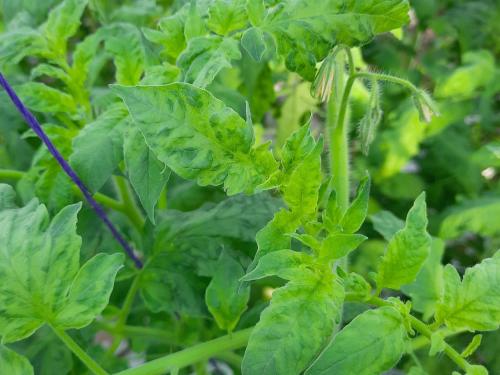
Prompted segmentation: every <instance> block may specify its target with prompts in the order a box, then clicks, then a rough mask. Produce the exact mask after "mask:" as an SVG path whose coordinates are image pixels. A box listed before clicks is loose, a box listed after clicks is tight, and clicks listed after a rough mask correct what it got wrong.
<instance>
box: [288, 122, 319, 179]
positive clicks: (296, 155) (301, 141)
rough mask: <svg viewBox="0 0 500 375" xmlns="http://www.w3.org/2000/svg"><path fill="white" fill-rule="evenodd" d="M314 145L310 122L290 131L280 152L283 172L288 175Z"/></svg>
mask: <svg viewBox="0 0 500 375" xmlns="http://www.w3.org/2000/svg"><path fill="white" fill-rule="evenodd" d="M315 146H316V141H315V140H314V138H313V136H312V134H311V126H310V124H307V125H304V126H302V127H300V128H299V129H298V130H296V131H295V132H294V133H292V134H291V135H290V137H288V139H287V140H286V142H285V144H284V145H283V150H282V152H281V159H282V165H283V169H284V171H285V173H286V174H288V175H290V174H291V173H292V172H293V170H295V168H297V166H298V165H300V163H302V161H303V160H304V159H305V158H306V156H307V155H309V154H310V153H311V152H312V151H313V150H314V148H315Z"/></svg>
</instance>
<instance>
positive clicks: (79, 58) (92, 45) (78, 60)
mask: <svg viewBox="0 0 500 375" xmlns="http://www.w3.org/2000/svg"><path fill="white" fill-rule="evenodd" d="M102 38H103V33H102V32H100V31H97V32H96V33H94V34H91V35H88V36H87V37H86V38H85V39H84V40H82V41H81V42H80V43H78V44H77V45H76V47H75V52H74V53H73V64H72V65H71V71H72V74H71V78H72V79H73V83H74V84H75V85H76V86H77V87H86V84H87V79H88V77H89V73H90V72H89V70H90V65H91V63H92V59H93V58H94V57H95V55H96V54H97V48H98V47H99V44H100V43H101V41H102Z"/></svg>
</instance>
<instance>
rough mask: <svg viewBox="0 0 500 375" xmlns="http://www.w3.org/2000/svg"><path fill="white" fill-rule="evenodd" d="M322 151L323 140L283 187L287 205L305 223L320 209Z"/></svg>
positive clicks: (298, 166) (292, 173)
mask: <svg viewBox="0 0 500 375" xmlns="http://www.w3.org/2000/svg"><path fill="white" fill-rule="evenodd" d="M322 151H323V139H320V140H319V141H318V143H317V144H316V145H315V147H314V149H313V150H312V151H311V152H310V153H309V155H307V156H306V157H305V158H304V159H302V161H301V162H300V163H299V164H298V165H297V167H296V168H294V169H293V171H291V173H290V175H289V176H287V177H288V178H287V179H286V181H285V182H284V184H283V185H282V187H281V190H282V191H283V199H284V200H285V202H286V204H287V205H288V207H290V210H291V211H292V213H294V214H295V215H297V217H299V218H301V220H303V221H309V220H311V219H313V218H314V216H315V214H316V211H317V208H318V199H319V188H320V186H321V182H322V180H323V176H322V174H321V153H322Z"/></svg>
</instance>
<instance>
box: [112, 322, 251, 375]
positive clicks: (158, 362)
mask: <svg viewBox="0 0 500 375" xmlns="http://www.w3.org/2000/svg"><path fill="white" fill-rule="evenodd" d="M251 332H252V328H247V329H244V330H241V331H238V332H234V333H231V334H229V335H226V336H222V337H219V338H217V339H214V340H210V341H207V342H204V343H201V344H198V345H195V346H192V347H190V348H187V349H184V350H181V351H179V352H176V353H173V354H169V355H167V356H165V357H162V358H158V359H155V360H153V361H151V362H148V363H145V364H143V365H141V366H139V367H136V368H133V369H128V370H125V371H121V372H119V373H117V375H160V374H164V373H165V372H167V371H169V370H172V369H178V368H182V367H186V366H190V365H193V364H195V363H198V362H200V361H203V360H206V359H209V358H210V357H213V356H217V354H219V353H224V352H227V351H229V350H234V349H239V348H241V347H244V346H245V345H246V344H247V342H248V338H249V337H250V333H251Z"/></svg>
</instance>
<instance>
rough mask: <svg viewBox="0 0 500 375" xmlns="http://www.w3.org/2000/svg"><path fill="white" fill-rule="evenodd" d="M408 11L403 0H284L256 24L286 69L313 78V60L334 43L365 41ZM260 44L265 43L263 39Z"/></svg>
mask: <svg viewBox="0 0 500 375" xmlns="http://www.w3.org/2000/svg"><path fill="white" fill-rule="evenodd" d="M408 11H409V6H408V2H407V1H402V0H390V1H384V2H379V1H376V0H364V1H352V2H348V3H346V2H343V1H339V0H328V1H321V2H311V1H308V0H287V1H282V2H281V3H280V4H279V5H278V6H277V7H276V8H275V9H273V11H272V12H269V13H268V14H267V15H266V17H265V18H264V20H263V21H262V22H261V23H260V25H259V26H258V28H259V29H261V30H262V31H263V32H264V33H268V34H270V35H272V36H273V38H274V40H275V43H276V49H277V52H278V54H279V55H280V56H282V57H283V58H284V60H285V63H286V65H287V67H288V69H290V70H292V71H296V72H298V73H300V74H301V75H302V76H303V77H305V78H307V79H308V80H312V79H314V74H315V72H316V69H315V65H316V62H318V61H321V60H323V59H324V58H325V57H326V55H327V54H328V53H329V52H330V50H331V49H332V47H334V46H335V45H336V44H344V45H348V46H351V47H352V46H357V45H361V44H365V43H367V42H369V41H370V40H371V39H372V38H373V37H374V36H375V35H377V34H379V33H382V32H385V31H389V30H392V29H396V28H398V27H401V26H402V25H404V24H405V23H406V22H407V21H408ZM253 30H254V29H253V28H251V29H249V30H247V31H246V32H245V34H246V33H251V32H254V31H253ZM245 34H244V35H243V38H245ZM261 44H265V41H264V40H263V39H261ZM244 46H245V48H246V45H245V44H244Z"/></svg>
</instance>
